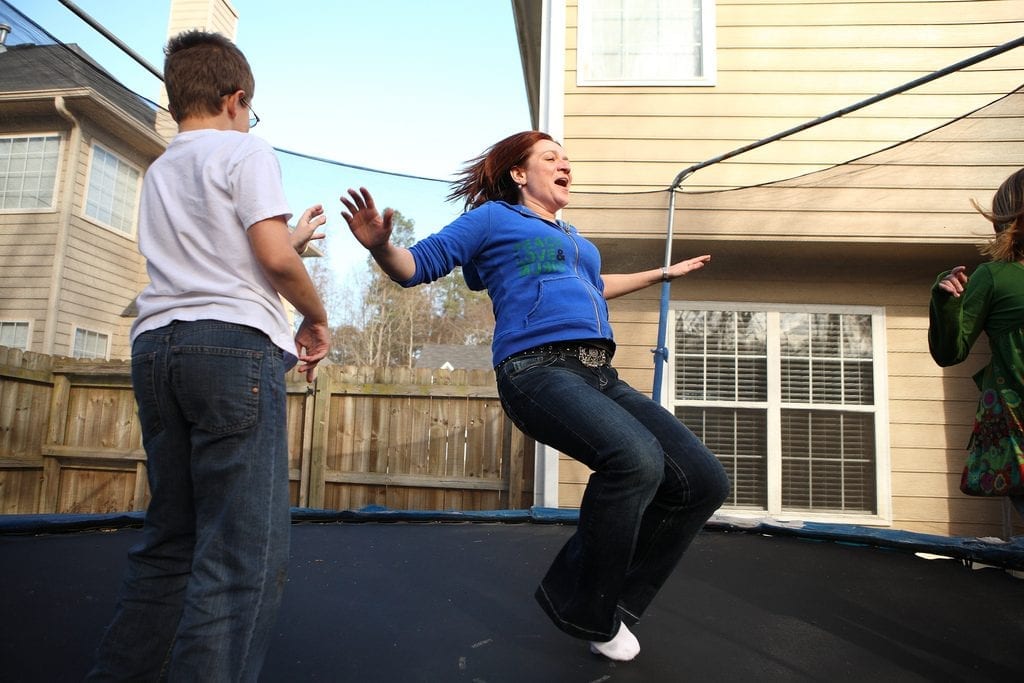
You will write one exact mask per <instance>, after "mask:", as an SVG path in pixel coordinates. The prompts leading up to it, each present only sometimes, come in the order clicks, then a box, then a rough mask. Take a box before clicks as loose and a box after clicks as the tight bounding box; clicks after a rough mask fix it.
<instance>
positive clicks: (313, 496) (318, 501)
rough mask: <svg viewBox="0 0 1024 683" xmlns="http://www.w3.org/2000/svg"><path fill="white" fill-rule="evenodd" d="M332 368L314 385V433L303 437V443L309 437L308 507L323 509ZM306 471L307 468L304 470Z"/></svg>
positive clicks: (323, 371)
mask: <svg viewBox="0 0 1024 683" xmlns="http://www.w3.org/2000/svg"><path fill="white" fill-rule="evenodd" d="M331 377H332V373H331V368H322V369H321V370H320V372H319V373H318V375H317V378H316V383H315V384H314V385H313V387H314V388H313V410H312V412H313V420H312V422H313V424H312V431H311V432H310V433H309V434H308V435H306V434H304V435H303V441H304V442H305V439H306V437H307V436H308V437H309V474H308V485H307V494H306V506H307V507H311V508H322V507H323V506H324V491H325V488H326V486H327V481H326V462H325V459H326V456H327V427H328V424H329V423H330V420H331V409H330V406H331V393H332V391H333V388H334V383H333V382H332V381H331ZM303 469H305V468H303Z"/></svg>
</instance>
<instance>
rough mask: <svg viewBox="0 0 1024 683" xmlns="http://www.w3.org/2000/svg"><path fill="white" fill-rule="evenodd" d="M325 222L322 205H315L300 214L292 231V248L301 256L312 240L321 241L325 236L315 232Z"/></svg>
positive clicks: (325, 217)
mask: <svg viewBox="0 0 1024 683" xmlns="http://www.w3.org/2000/svg"><path fill="white" fill-rule="evenodd" d="M326 222H327V216H325V215H324V207H323V205H322V204H315V205H314V206H311V207H309V208H308V209H306V210H305V211H303V212H302V216H301V217H300V218H299V222H298V224H297V225H296V226H295V230H293V231H292V236H291V242H292V247H293V248H294V249H295V251H296V252H298V254H299V255H300V256H301V255H302V253H303V252H304V251H306V247H307V246H308V245H309V243H310V242H311V241H313V240H322V239H323V238H324V237H326V235H324V233H322V232H317V230H318V229H320V228H322V227H323V225H324V223H326Z"/></svg>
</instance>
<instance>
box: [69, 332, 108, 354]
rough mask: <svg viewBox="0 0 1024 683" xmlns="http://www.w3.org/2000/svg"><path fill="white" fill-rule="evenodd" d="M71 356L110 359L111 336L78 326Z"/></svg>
mask: <svg viewBox="0 0 1024 683" xmlns="http://www.w3.org/2000/svg"><path fill="white" fill-rule="evenodd" d="M71 356H72V357H73V358H100V359H103V360H106V359H108V358H109V357H110V336H109V335H106V334H103V333H102V332H96V331H94V330H87V329H85V328H83V327H76V328H75V337H74V341H73V342H72V347H71Z"/></svg>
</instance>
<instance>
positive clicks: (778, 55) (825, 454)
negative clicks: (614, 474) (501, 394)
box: [513, 0, 1024, 535]
mask: <svg viewBox="0 0 1024 683" xmlns="http://www.w3.org/2000/svg"><path fill="white" fill-rule="evenodd" d="M513 7H514V10H515V18H516V27H517V31H518V34H519V39H520V47H521V52H522V56H523V64H524V72H525V75H526V81H527V88H528V92H529V96H530V102H531V111H532V114H533V118H534V123H535V125H536V126H537V127H538V128H540V129H542V130H547V131H549V132H551V133H552V134H553V135H554V136H555V137H556V138H557V139H559V140H562V141H563V142H564V143H565V146H566V149H567V152H568V154H569V157H570V159H572V161H573V180H574V193H573V199H572V204H571V206H570V207H569V208H568V209H566V211H565V212H564V214H565V215H564V217H565V218H566V220H568V221H570V222H571V223H573V224H575V225H577V227H579V228H580V229H581V231H582V232H583V233H584V234H585V235H587V236H588V237H589V238H591V239H593V240H594V241H595V242H596V243H597V245H598V246H599V247H600V248H601V249H602V253H603V255H604V259H605V263H604V269H603V270H605V271H606V272H623V271H628V270H636V269H641V268H651V267H655V266H659V265H661V263H662V261H663V260H664V254H665V235H666V228H667V225H668V219H669V216H668V206H669V194H668V188H669V187H670V186H671V185H672V183H673V181H674V179H675V178H676V177H677V175H678V174H680V172H681V171H683V170H684V169H686V168H688V167H690V166H692V165H695V164H698V163H700V162H703V161H705V160H708V159H712V158H715V157H717V156H719V155H724V154H726V153H729V152H731V151H732V150H735V149H738V148H740V147H742V146H745V145H747V144H749V143H753V142H755V141H757V140H759V139H762V138H767V137H770V136H772V135H774V134H776V133H780V132H782V131H785V130H788V129H790V128H792V127H794V126H797V125H799V124H802V123H804V122H807V121H811V120H813V119H815V118H817V117H820V116H823V115H826V114H829V113H831V112H833V111H837V110H840V109H843V108H845V107H847V106H849V105H853V104H855V103H857V102H860V101H862V100H864V99H866V98H868V97H871V96H873V95H876V94H878V93H881V92H885V91H887V90H889V89H892V88H895V87H897V86H900V85H902V84H903V83H906V82H909V81H912V80H914V79H916V78H919V77H922V76H925V75H926V74H928V73H930V72H933V71H936V70H938V69H941V68H943V67H946V66H948V65H950V64H953V63H955V62H958V61H960V60H963V59H966V58H968V57H972V56H973V55H976V54H978V53H981V52H983V51H984V50H986V49H988V48H991V47H994V46H996V45H999V44H1001V43H1004V42H1007V41H1010V40H1013V39H1015V38H1017V37H1019V36H1020V35H1022V34H1024V15H1022V14H1021V12H1020V3H1019V2H1012V1H1009V0H1008V1H1005V2H999V1H994V2H901V1H899V0H893V1H891V2H884V3H858V2H824V1H822V2H816V1H814V0H808V1H807V2H800V3H790V2H785V3H783V2H755V3H750V2H746V1H743V2H740V1H738V0H737V1H725V0H719V1H718V2H715V1H713V0H684V1H680V2H651V3H633V2H630V1H629V0H578V1H577V0H569V1H567V2H560V1H559V0H550V1H547V0H513ZM1021 83H1024V48H1018V49H1016V50H1013V51H1010V52H1007V53H1005V54H1003V55H1001V56H999V57H996V58H994V59H992V60H989V61H987V62H983V63H980V64H978V65H977V66H973V67H971V68H970V69H967V70H964V71H960V72H957V73H954V74H952V75H949V76H946V77H944V78H942V79H939V80H937V81H934V82H932V83H930V84H928V85H926V86H923V87H920V88H918V89H915V90H911V91H910V92H908V93H906V94H903V95H899V96H896V97H893V98H891V99H887V100H885V101H883V102H880V103H877V104H874V105H872V106H871V107H868V108H865V109H863V110H860V111H858V112H857V113H856V114H853V115H850V116H845V117H842V118H838V119H836V120H835V121H832V122H830V123H828V124H825V125H822V126H819V127H816V128H812V129H810V130H807V131H805V132H802V133H799V134H798V135H794V136H792V137H789V138H786V139H785V140H782V141H779V142H775V143H772V144H769V145H766V146H763V147H760V148H758V149H757V150H755V151H753V152H750V153H747V154H744V155H740V156H738V157H736V158H735V159H732V160H730V161H728V162H726V163H721V164H715V165H712V166H709V167H707V168H704V169H702V170H700V171H698V172H696V173H695V174H694V175H693V177H692V178H687V179H686V180H685V181H684V182H683V184H682V191H681V192H679V193H678V194H677V195H676V212H675V216H674V220H673V224H674V237H675V239H674V240H673V244H672V253H673V257H674V259H679V258H682V257H684V256H687V255H697V254H701V253H711V254H712V255H713V259H712V261H711V264H710V265H709V266H708V267H707V268H706V269H704V270H702V271H700V272H699V273H695V274H693V275H691V276H689V277H687V278H684V279H682V280H679V281H677V282H675V283H674V284H673V285H672V287H671V302H670V313H669V317H668V320H667V327H668V339H667V344H666V348H667V349H668V359H667V365H666V366H665V373H664V378H665V381H664V385H663V391H662V395H661V396H660V399H661V400H662V401H663V402H664V404H665V405H666V406H668V407H669V408H670V409H671V410H674V411H675V412H676V414H677V415H679V416H680V417H681V418H682V419H683V420H684V422H686V423H687V424H688V425H689V426H690V427H691V428H693V429H694V431H696V432H697V433H698V434H700V435H701V436H702V437H703V438H704V439H705V441H706V442H707V443H708V444H709V445H710V446H711V447H712V448H713V450H715V452H716V453H717V454H718V455H719V457H720V458H721V459H722V461H723V462H724V463H725V464H726V466H727V468H728V469H729V471H730V475H731V477H732V479H733V484H734V491H733V496H732V498H731V499H730V500H729V501H728V502H727V504H726V505H725V506H724V508H723V510H722V512H723V513H725V514H729V515H736V516H743V515H749V516H754V517H760V516H771V517H776V518H784V519H802V520H817V521H828V522H845V523H857V524H868V525H877V526H890V527H893V528H898V529H907V530H914V531H922V532H930V533H941V534H952V535H995V534H998V533H1000V532H1001V531H1002V529H1003V526H1002V513H1003V506H1002V503H1001V501H999V500H982V499H972V498H968V497H966V496H963V495H962V494H960V492H959V490H958V482H959V476H960V469H961V467H962V463H963V458H964V446H965V444H966V442H967V437H968V434H969V431H970V426H971V420H972V417H973V410H974V405H975V401H976V399H977V393H976V388H975V387H974V385H973V383H972V382H971V380H970V376H971V374H972V372H973V370H974V369H976V368H977V367H978V366H979V365H980V364H982V363H983V362H984V359H985V355H986V349H985V344H984V343H980V344H979V345H978V348H977V349H976V352H975V353H974V355H973V357H972V358H971V359H969V360H968V361H967V362H966V363H964V364H963V365H961V366H958V367H955V368H950V369H941V368H939V367H937V366H936V365H935V364H934V363H933V362H932V361H931V359H930V357H929V354H928V348H927V337H926V332H927V326H928V311H927V303H928V297H929V290H930V287H931V285H932V283H933V282H934V279H935V276H936V275H937V274H938V273H939V272H940V271H942V270H945V269H948V268H950V267H952V266H953V265H956V264H959V263H964V264H968V265H973V264H975V263H978V262H979V261H980V257H979V255H978V253H977V249H976V246H977V244H979V243H981V241H982V240H983V239H984V238H985V237H986V236H987V235H988V234H989V232H990V228H989V226H988V225H987V223H986V222H985V221H984V219H982V218H981V217H980V216H979V215H977V214H976V213H975V212H974V210H973V209H972V207H971V206H970V204H969V200H970V199H971V198H974V199H977V200H978V201H979V202H980V203H981V204H982V205H986V204H987V203H988V201H989V199H990V198H991V196H992V193H993V192H994V190H995V188H996V186H997V185H998V184H999V183H1000V182H1001V181H1002V180H1003V179H1004V178H1005V177H1006V176H1008V175H1009V174H1010V173H1011V172H1012V171H1014V170H1016V169H1017V168H1019V167H1021V166H1024V133H1022V132H1021V131H1022V130H1024V125H1022V123H1024V120H1022V119H1024V96H1022V95H1019V94H1013V95H1010V93H1015V91H1016V90H1017V88H1018V87H1019V86H1020V85H1021ZM967 115H970V116H967ZM961 117H966V118H961ZM958 119H959V120H958ZM929 131H934V132H929ZM908 141H909V142H908ZM854 159H856V160H857V161H856V162H854V163H848V164H847V163H845V162H849V161H851V160H854ZM740 188H742V189H740ZM659 294H660V291H659V288H656V287H653V288H650V289H648V290H645V291H643V292H638V293H636V294H634V295H631V296H628V297H624V298H622V299H619V300H615V301H613V302H611V311H612V321H613V324H614V325H615V329H616V336H617V341H618V343H619V350H618V353H617V355H616V365H617V366H618V368H619V369H620V371H621V372H622V374H623V376H624V377H625V378H626V379H627V380H628V381H630V382H632V383H633V384H634V385H635V386H637V387H638V388H639V389H641V390H642V391H650V390H651V387H652V378H653V376H654V369H653V368H654V363H653V358H652V354H651V353H650V350H651V349H652V347H654V346H655V345H656V342H657V336H658V323H659V299H658V297H659ZM541 457H542V459H543V461H544V462H543V464H542V466H540V467H538V472H544V478H542V481H548V482H555V481H557V482H558V483H557V486H556V485H554V484H553V483H549V484H547V485H546V486H543V487H542V488H543V490H544V499H543V500H542V501H541V502H544V503H546V504H559V505H562V506H575V505H578V502H579V499H580V495H581V492H582V489H583V486H584V485H585V482H586V478H587V474H588V473H587V471H586V469H585V468H583V467H582V466H580V465H578V464H577V463H575V462H574V461H571V460H569V459H567V458H565V457H561V458H559V457H557V454H552V453H549V452H545V453H542V454H541Z"/></svg>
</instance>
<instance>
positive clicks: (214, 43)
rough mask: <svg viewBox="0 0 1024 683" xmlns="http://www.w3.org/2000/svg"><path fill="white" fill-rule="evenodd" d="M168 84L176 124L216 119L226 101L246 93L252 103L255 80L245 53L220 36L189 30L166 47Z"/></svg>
mask: <svg viewBox="0 0 1024 683" xmlns="http://www.w3.org/2000/svg"><path fill="white" fill-rule="evenodd" d="M164 54H165V55H167V57H166V59H165V60H164V85H165V86H166V88H167V101H168V109H170V111H171V116H172V117H173V118H174V120H175V121H177V122H179V123H180V122H181V121H182V120H183V119H186V118H188V117H190V116H207V115H209V116H215V115H216V114H218V113H220V110H221V106H222V104H223V100H222V98H223V97H224V96H225V95H231V94H233V93H235V92H237V91H239V90H243V91H245V103H246V104H248V103H249V102H251V101H252V95H253V89H254V88H255V86H256V84H255V80H254V79H253V75H252V69H250V68H249V62H248V60H246V58H245V55H244V54H242V51H241V50H239V49H238V47H237V46H235V44H234V43H232V42H231V41H230V40H228V39H227V38H225V37H224V36H222V35H221V34H219V33H207V32H205V31H185V32H183V33H179V34H178V35H176V36H174V37H173V38H171V39H170V40H169V41H168V42H167V47H165V48H164Z"/></svg>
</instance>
